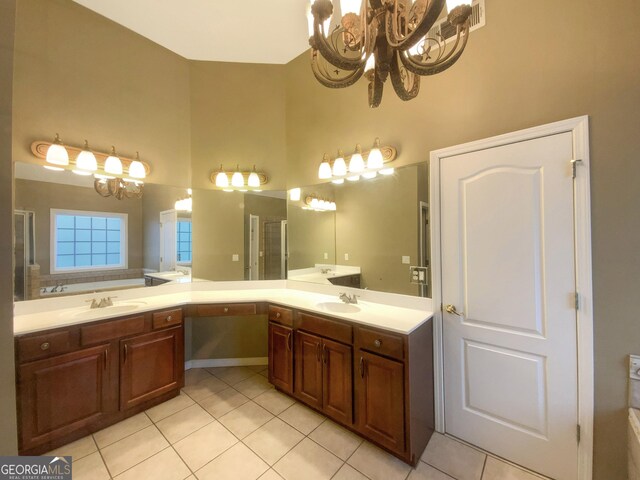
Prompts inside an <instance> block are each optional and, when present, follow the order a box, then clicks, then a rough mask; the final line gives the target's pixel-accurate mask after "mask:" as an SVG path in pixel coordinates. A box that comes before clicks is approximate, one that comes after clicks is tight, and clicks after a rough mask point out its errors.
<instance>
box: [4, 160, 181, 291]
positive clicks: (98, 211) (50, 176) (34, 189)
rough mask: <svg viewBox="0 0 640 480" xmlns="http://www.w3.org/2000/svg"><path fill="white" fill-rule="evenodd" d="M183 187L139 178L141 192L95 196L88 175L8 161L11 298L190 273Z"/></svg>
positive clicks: (154, 280)
mask: <svg viewBox="0 0 640 480" xmlns="http://www.w3.org/2000/svg"><path fill="white" fill-rule="evenodd" d="M185 197H187V192H186V189H184V188H178V187H171V186H166V185H154V184H149V183H147V184H145V186H144V190H143V196H142V198H125V199H123V200H118V199H116V198H115V197H102V196H100V195H99V194H98V193H97V192H96V191H95V189H94V185H93V177H91V176H79V175H75V174H73V173H72V172H69V171H62V172H51V171H47V170H45V169H43V168H42V167H41V166H39V165H34V164H26V163H19V162H18V163H16V165H15V212H14V213H15V214H14V223H15V243H14V245H15V247H14V255H15V272H14V274H15V291H14V298H15V300H33V299H37V298H51V297H55V296H61V295H70V294H80V293H90V292H97V291H105V290H115V289H122V288H134V287H143V286H145V284H146V285H158V284H161V283H166V282H169V281H173V282H186V281H190V279H191V267H192V261H191V259H192V248H191V234H192V228H191V226H192V222H191V212H190V211H179V210H176V208H175V207H176V201H177V200H179V199H184V198H185Z"/></svg>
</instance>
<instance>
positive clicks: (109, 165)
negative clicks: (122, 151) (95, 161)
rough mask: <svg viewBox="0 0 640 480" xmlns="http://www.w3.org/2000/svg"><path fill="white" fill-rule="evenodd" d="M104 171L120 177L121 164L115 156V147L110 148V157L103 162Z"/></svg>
mask: <svg viewBox="0 0 640 480" xmlns="http://www.w3.org/2000/svg"><path fill="white" fill-rule="evenodd" d="M104 171H105V172H107V173H111V174H112V175H122V162H121V161H120V159H119V158H118V156H117V155H116V147H114V146H113V145H112V146H111V155H109V156H108V157H107V159H106V160H105V162H104Z"/></svg>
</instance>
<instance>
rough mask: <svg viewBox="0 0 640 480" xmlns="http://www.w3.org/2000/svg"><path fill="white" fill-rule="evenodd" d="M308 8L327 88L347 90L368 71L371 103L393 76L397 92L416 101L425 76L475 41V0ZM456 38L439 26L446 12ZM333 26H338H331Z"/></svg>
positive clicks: (322, 3)
mask: <svg viewBox="0 0 640 480" xmlns="http://www.w3.org/2000/svg"><path fill="white" fill-rule="evenodd" d="M312 2H313V3H312V5H311V8H310V10H309V11H308V24H309V45H310V46H311V70H312V72H313V75H314V76H315V77H316V79H317V80H318V81H319V82H320V83H321V84H322V85H324V86H325V87H329V88H344V87H349V86H351V85H353V84H354V83H356V82H357V81H358V80H359V79H360V77H362V76H363V75H364V76H365V78H366V79H367V80H368V81H369V89H368V91H369V106H370V107H372V108H375V107H377V106H379V105H380V102H381V101H382V90H383V87H384V83H385V82H386V81H387V79H388V78H389V77H391V84H392V85H393V89H394V90H395V92H396V95H398V97H400V99H402V100H405V101H406V100H411V99H413V98H415V97H416V96H417V95H418V92H419V91H420V77H421V76H424V75H435V74H437V73H440V72H442V71H444V70H446V69H447V68H449V67H451V66H452V65H453V64H454V63H456V61H457V60H458V59H459V58H460V56H461V55H462V52H463V51H464V49H465V47H466V46H467V41H468V39H469V29H470V25H471V21H470V17H471V13H472V8H471V0H385V1H380V0H341V1H340V14H341V15H340V16H338V15H337V14H336V13H335V11H334V4H335V3H337V2H335V1H334V2H332V1H331V0H315V1H313V0H312ZM445 7H446V11H447V12H448V15H447V20H446V22H447V23H448V28H450V29H452V30H453V31H454V32H455V33H452V35H451V38H445V37H444V34H443V33H441V31H440V29H439V28H433V27H434V26H435V25H436V22H437V21H438V19H439V18H440V14H441V13H442V12H443V11H444V10H445ZM331 23H332V24H333V25H334V26H333V28H330V27H329V25H330V24H331Z"/></svg>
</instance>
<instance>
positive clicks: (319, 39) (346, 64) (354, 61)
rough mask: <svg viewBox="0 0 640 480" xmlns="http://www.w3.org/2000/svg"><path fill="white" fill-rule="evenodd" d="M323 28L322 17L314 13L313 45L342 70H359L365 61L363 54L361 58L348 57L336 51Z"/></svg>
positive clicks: (327, 59)
mask: <svg viewBox="0 0 640 480" xmlns="http://www.w3.org/2000/svg"><path fill="white" fill-rule="evenodd" d="M321 28H322V27H321V23H320V19H319V18H318V17H317V16H316V15H314V17H313V45H312V46H311V47H312V48H313V49H316V50H318V51H319V52H320V54H321V55H322V57H323V58H324V59H325V60H326V61H327V62H329V63H330V64H331V65H333V66H334V67H338V68H340V69H342V70H357V69H358V68H360V67H361V66H363V65H364V63H365V61H364V60H363V59H362V56H360V58H346V57H343V56H342V55H340V54H339V53H338V52H336V51H335V49H334V48H332V47H331V45H329V43H328V42H327V39H326V38H325V36H324V34H323V33H322V31H321ZM334 34H335V32H334Z"/></svg>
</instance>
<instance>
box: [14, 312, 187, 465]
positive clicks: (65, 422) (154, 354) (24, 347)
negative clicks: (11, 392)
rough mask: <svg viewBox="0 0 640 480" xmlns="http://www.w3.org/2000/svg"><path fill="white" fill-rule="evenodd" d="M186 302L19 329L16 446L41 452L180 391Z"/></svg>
mask: <svg viewBox="0 0 640 480" xmlns="http://www.w3.org/2000/svg"><path fill="white" fill-rule="evenodd" d="M183 332H184V330H183V325H182V310H181V309H172V310H167V311H159V312H149V313H144V314H139V315H135V316H126V317H119V318H113V319H108V320H101V321H96V322H89V323H84V324H80V325H73V326H69V327H64V328H58V329H54V330H51V331H45V332H36V333H32V334H25V335H19V336H17V337H16V338H15V345H16V348H15V350H16V380H17V382H16V386H17V407H18V444H19V445H18V448H19V452H20V454H21V455H39V454H42V453H44V452H47V451H49V450H52V449H54V448H57V447H59V446H61V445H64V444H66V443H69V442H71V441H73V440H76V439H78V438H81V437H84V436H86V435H88V434H90V433H92V432H95V431H97V430H100V429H102V428H104V427H107V426H109V425H111V424H113V423H116V422H119V421H120V420H123V419H124V418H127V417H129V416H132V415H134V414H136V413H139V412H140V411H143V410H146V409H147V408H150V407H152V406H154V405H156V404H158V403H161V402H163V401H165V400H168V399H170V398H171V397H173V396H176V395H178V394H179V393H180V388H182V386H183V384H184V333H183Z"/></svg>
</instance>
